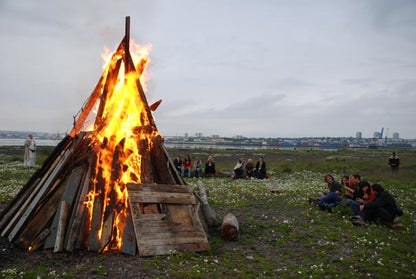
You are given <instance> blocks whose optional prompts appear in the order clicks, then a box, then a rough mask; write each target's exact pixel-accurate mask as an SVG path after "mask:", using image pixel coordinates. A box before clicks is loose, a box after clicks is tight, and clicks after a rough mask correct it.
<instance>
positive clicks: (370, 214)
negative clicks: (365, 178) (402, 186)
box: [360, 184, 403, 223]
mask: <svg viewBox="0 0 416 279" xmlns="http://www.w3.org/2000/svg"><path fill="white" fill-rule="evenodd" d="M372 188H373V191H374V193H375V195H376V198H375V199H374V201H372V202H365V203H364V204H363V205H361V206H360V210H361V211H362V212H363V217H364V220H365V221H381V222H384V223H392V222H393V221H394V219H395V218H396V217H397V216H401V215H403V212H402V211H401V210H400V209H399V208H398V207H397V204H396V201H395V200H394V198H393V197H392V195H390V194H389V193H388V192H387V191H385V190H384V189H383V187H382V186H381V185H380V184H373V185H372Z"/></svg>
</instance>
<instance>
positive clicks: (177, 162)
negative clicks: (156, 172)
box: [173, 155, 182, 173]
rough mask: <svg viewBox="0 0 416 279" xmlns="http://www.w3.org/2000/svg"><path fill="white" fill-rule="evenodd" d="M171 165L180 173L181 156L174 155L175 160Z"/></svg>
mask: <svg viewBox="0 0 416 279" xmlns="http://www.w3.org/2000/svg"><path fill="white" fill-rule="evenodd" d="M173 164H174V165H175V168H176V170H177V171H178V173H181V172H182V160H181V156H179V155H176V158H175V160H173Z"/></svg>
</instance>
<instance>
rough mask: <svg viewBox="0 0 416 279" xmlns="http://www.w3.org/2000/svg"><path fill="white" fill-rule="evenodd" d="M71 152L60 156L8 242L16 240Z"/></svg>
mask: <svg viewBox="0 0 416 279" xmlns="http://www.w3.org/2000/svg"><path fill="white" fill-rule="evenodd" d="M70 153H71V151H70V150H69V149H67V150H66V151H65V154H64V155H63V156H62V158H61V159H60V160H59V163H58V164H57V165H56V166H55V167H54V169H53V171H52V173H51V174H50V176H49V177H48V179H47V180H46V182H45V184H43V185H42V188H41V189H40V190H39V192H38V193H37V194H36V196H35V198H34V199H33V200H32V202H31V204H30V205H29V207H28V208H27V210H26V211H25V213H24V214H23V215H22V216H21V217H20V219H19V221H18V222H17V223H16V225H15V226H14V228H13V230H12V231H11V233H10V234H9V237H8V238H9V241H13V240H15V238H16V235H17V234H18V232H19V231H20V230H21V228H22V226H23V225H24V224H25V223H26V221H27V219H28V217H29V215H30V214H31V213H32V212H33V210H34V209H35V207H36V206H37V204H38V201H39V200H40V199H41V198H42V197H43V195H44V193H45V192H46V191H47V190H48V189H49V187H50V185H51V183H52V182H53V181H54V180H55V178H56V175H57V174H58V172H59V171H60V169H61V167H62V166H63V165H64V163H65V161H66V158H67V157H68V156H69V154H70Z"/></svg>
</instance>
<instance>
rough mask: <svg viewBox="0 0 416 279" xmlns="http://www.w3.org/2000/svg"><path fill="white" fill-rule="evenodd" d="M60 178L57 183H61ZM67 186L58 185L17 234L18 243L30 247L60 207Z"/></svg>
mask: <svg viewBox="0 0 416 279" xmlns="http://www.w3.org/2000/svg"><path fill="white" fill-rule="evenodd" d="M60 182H61V181H60V180H59V179H58V180H57V181H56V182H55V184H57V185H58V184H60ZM64 190H65V187H59V186H57V187H56V191H55V192H54V193H53V194H52V196H51V197H50V198H49V199H48V200H47V202H46V203H45V204H44V205H43V206H42V207H41V208H40V209H39V210H38V211H37V212H36V214H35V215H34V216H33V218H32V219H31V220H30V221H29V222H28V223H27V224H26V225H25V227H24V228H23V230H22V232H21V233H20V234H19V235H16V237H17V240H16V242H17V243H21V244H22V246H24V247H29V243H30V242H31V241H33V237H34V236H36V235H37V234H38V233H39V232H40V231H41V230H42V229H43V228H44V227H45V226H46V224H48V223H49V221H50V220H51V218H52V217H53V215H54V214H55V213H56V210H57V209H58V206H57V205H58V204H59V201H60V200H61V197H62V194H63V193H64Z"/></svg>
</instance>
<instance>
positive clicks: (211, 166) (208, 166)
mask: <svg viewBox="0 0 416 279" xmlns="http://www.w3.org/2000/svg"><path fill="white" fill-rule="evenodd" d="M204 171H205V176H208V177H209V176H215V162H214V159H213V158H212V156H211V155H210V156H208V161H207V162H206V163H205V169H204Z"/></svg>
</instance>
